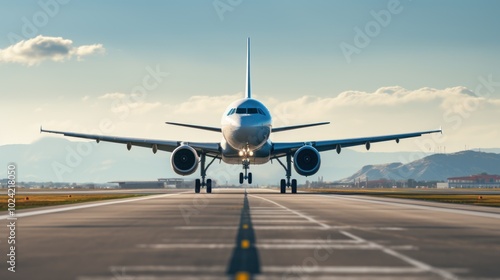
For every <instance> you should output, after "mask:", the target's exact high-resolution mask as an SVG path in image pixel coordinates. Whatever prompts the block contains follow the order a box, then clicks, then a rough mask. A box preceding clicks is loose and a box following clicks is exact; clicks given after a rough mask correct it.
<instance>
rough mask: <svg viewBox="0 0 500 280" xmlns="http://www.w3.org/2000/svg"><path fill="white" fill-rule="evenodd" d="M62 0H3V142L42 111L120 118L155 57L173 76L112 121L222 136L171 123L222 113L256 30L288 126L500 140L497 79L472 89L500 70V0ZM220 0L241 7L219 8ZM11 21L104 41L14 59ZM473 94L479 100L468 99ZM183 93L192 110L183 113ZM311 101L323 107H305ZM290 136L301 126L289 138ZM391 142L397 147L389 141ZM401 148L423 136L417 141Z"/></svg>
mask: <svg viewBox="0 0 500 280" xmlns="http://www.w3.org/2000/svg"><path fill="white" fill-rule="evenodd" d="M39 2H40V3H50V4H51V5H52V6H51V7H52V8H53V7H54V6H53V3H58V4H57V7H58V11H57V12H55V13H54V15H53V16H48V17H47V18H48V20H47V21H46V23H44V24H38V25H36V24H35V23H36V20H37V19H36V16H37V15H38V16H40V13H41V12H42V13H43V12H44V9H43V7H42V6H43V5H42V6H41V5H40V4H39ZM61 2H62V1H61ZM64 2H68V3H67V4H66V3H64V4H61V3H60V2H55V0H41V1H2V2H1V3H0V5H1V7H2V8H1V9H0V23H1V24H0V49H1V50H3V51H4V59H3V61H2V58H1V57H2V56H1V55H0V77H1V78H0V81H1V83H0V92H1V95H0V104H2V105H1V106H2V110H3V111H5V112H7V113H9V114H11V115H14V116H15V117H13V118H9V119H6V118H3V119H2V120H1V122H2V127H5V128H6V130H4V132H3V133H2V135H0V144H1V145H3V144H12V143H29V142H31V141H35V140H37V139H39V137H40V135H39V134H38V133H37V129H38V127H39V125H40V124H44V126H46V127H47V126H50V127H49V128H52V129H60V130H68V129H69V130H79V131H82V130H84V131H88V130H92V129H93V128H95V127H96V126H98V123H99V121H100V120H102V119H103V118H108V117H110V118H114V119H117V118H116V114H117V113H116V111H114V112H113V110H112V109H110V107H111V105H110V103H106V102H108V101H109V99H110V98H111V97H110V96H111V95H108V96H107V97H109V98H105V97H104V96H105V95H106V94H109V93H122V94H130V92H131V90H132V89H133V88H134V87H135V86H137V85H138V84H141V81H142V79H143V78H144V76H145V75H147V73H148V72H147V70H146V68H147V67H150V68H155V67H159V68H160V69H162V71H164V72H168V73H169V76H168V78H166V79H165V81H162V83H160V84H159V86H158V87H155V89H153V90H151V91H148V94H147V99H146V100H142V101H141V102H142V103H138V104H135V105H134V106H133V107H131V108H132V114H131V116H130V117H127V118H126V119H123V118H119V119H117V120H115V121H114V123H115V124H116V129H114V130H113V131H111V132H112V134H119V135H131V136H139V137H154V138H179V137H180V136H179V135H181V136H182V137H186V138H189V137H198V138H202V139H205V138H208V139H215V140H217V139H218V137H219V136H217V135H216V136H213V135H209V136H206V135H200V134H199V133H200V132H196V131H195V132H193V131H186V130H184V129H178V128H167V127H165V125H164V124H163V122H164V121H166V120H174V121H191V122H198V123H203V124H210V125H217V124H218V122H219V119H220V115H221V114H222V111H223V110H224V108H225V105H224V104H223V102H220V104H219V103H217V102H211V103H210V104H209V103H207V102H208V101H210V100H211V101H214V100H222V101H226V100H230V99H231V98H237V97H238V96H239V95H238V94H242V91H243V88H244V71H245V69H244V61H245V38H246V37H247V36H250V37H251V38H252V55H253V56H252V66H253V68H252V80H253V90H254V94H255V95H256V96H257V97H258V98H260V99H262V100H263V101H265V102H267V103H266V104H270V105H269V106H270V109H271V110H275V111H278V116H277V117H276V116H275V120H276V124H277V125H280V124H284V123H297V122H298V123H303V122H306V121H317V120H319V121H323V120H326V121H331V122H332V123H333V124H334V126H333V127H331V128H330V129H328V130H325V129H312V130H310V131H309V132H310V133H309V132H308V136H310V137H316V138H322V139H331V138H337V137H352V136H367V134H368V135H376V134H383V133H398V132H406V131H413V130H420V129H433V128H436V127H438V126H440V125H442V126H443V128H445V131H448V134H447V135H448V137H447V139H445V140H443V141H434V142H437V144H435V145H438V146H440V145H446V146H448V147H449V148H448V150H449V151H453V150H460V149H461V147H463V146H464V145H469V146H472V147H483V148H487V147H496V146H498V145H497V144H496V141H495V140H494V139H495V137H496V136H500V128H499V127H498V125H496V124H494V121H492V120H494V119H498V117H499V116H500V115H499V114H500V113H499V112H500V107H499V104H500V103H499V101H498V100H499V99H500V87H499V86H498V85H497V86H494V87H491V88H492V90H490V91H489V93H488V96H487V98H478V99H477V100H473V101H468V100H469V99H467V98H470V96H471V94H473V92H474V91H475V90H476V88H477V87H478V85H480V84H481V81H482V80H484V79H488V77H490V78H491V80H492V81H500V68H499V67H498V65H500V55H499V51H498V50H500V33H499V32H498V27H499V26H500V17H498V11H500V2H498V1H404V0H401V1H392V0H390V1H388V0H383V1H372V0H370V1H249V0H241V1H237V0H233V1H228V0H220V1H212V0H209V1H76V0H73V1H64ZM231 3H232V4H231ZM224 5H226V6H224ZM227 5H228V6H227ZM388 5H396V6H397V7H398V10H399V12H398V13H390V12H389V13H390V17H391V18H390V20H389V21H388V22H387V24H385V25H386V26H381V24H380V23H377V21H376V19H375V18H374V16H373V14H374V13H375V14H379V13H381V11H388V10H389V9H388ZM216 7H219V8H220V7H230V8H229V9H230V10H227V11H225V12H223V13H221V12H220V11H219V12H218V11H217V8H216ZM45 13H47V12H45ZM25 19H26V20H27V21H29V22H30V23H31V24H34V26H35V29H36V30H35V32H24V33H23V27H24V28H25V25H26V20H25ZM40 19H43V18H38V20H40ZM373 23H375V24H378V26H379V29H378V30H376V32H374V33H376V34H375V35H374V36H369V38H370V42H369V44H368V45H367V46H364V47H362V48H358V49H359V51H360V53H359V54H354V55H352V56H351V57H350V62H349V60H348V59H346V56H345V55H344V54H343V52H342V50H341V48H340V45H341V44H342V43H347V44H351V45H354V39H355V36H356V31H355V30H356V28H359V29H360V30H363V31H364V32H365V31H366V30H365V28H366V27H367V26H369V25H370V24H372V25H373ZM13 33H15V34H17V35H19V37H20V38H22V39H24V40H25V41H29V40H30V39H33V38H35V37H36V36H38V35H42V36H43V37H44V38H45V37H47V38H48V37H61V38H62V39H66V40H71V41H72V46H73V47H75V48H76V47H79V46H90V45H101V46H102V47H100V48H96V51H87V52H85V54H82V55H81V57H80V56H78V57H77V55H74V56H71V57H69V56H68V57H64V58H61V59H59V61H53V58H51V57H50V56H47V57H44V58H45V59H41V60H39V61H36V62H33V64H31V65H28V64H27V63H20V62H15V61H14V62H13V61H6V60H7V59H6V58H5V57H6V56H5V53H6V51H5V50H6V49H7V48H9V46H13V45H15V44H16V43H18V42H17V41H13V40H12V38H13V35H12V34H13ZM27 33H29V34H27ZM365 33H366V32H365ZM26 35H28V36H26ZM395 86H397V87H400V88H401V89H400V90H399V91H397V90H396V92H404V94H400V95H396V96H394V97H395V98H396V99H397V100H395V101H394V102H393V103H391V104H392V105H390V106H389V105H387V104H385V105H384V104H382V103H383V102H382V103H381V102H379V101H375V102H374V103H370V104H368V103H366V102H365V103H366V104H365V103H363V102H362V101H363V100H368V99H369V98H367V96H368V97H370V96H378V95H374V94H375V93H377V92H379V93H381V92H382V93H383V94H388V95H391V94H393V92H395V91H393V90H387V88H390V87H395ZM457 87H458V88H457ZM462 87H463V88H465V89H468V90H470V92H472V93H469V92H468V91H466V90H464V89H462ZM426 88H430V89H435V91H432V90H431V91H425V89H426ZM380 89H386V90H380ZM422 89H424V90H422ZM343 92H362V93H365V94H361V95H359V94H358V95H356V96H357V98H364V99H363V100H355V101H353V100H352V98H351V99H349V100H350V102H355V105H356V106H353V105H352V103H351V104H350V106H351V107H348V105H349V104H348V103H345V104H346V105H345V106H347V107H341V105H331V106H330V107H321V106H322V105H324V104H326V103H328V104H330V103H329V102H327V101H332V102H335V101H337V104H340V103H342V102H344V101H345V100H342V99H341V98H339V96H343V97H345V96H344V95H341V93H343ZM415 92H416V93H417V94H413V93H415ZM402 95H404V96H406V97H408V96H418V98H417V99H418V100H416V101H415V102H410V101H408V100H410V99H408V98H406V99H403V98H399V99H398V96H399V97H400V96H402ZM114 96H115V97H116V98H120V95H114ZM192 96H199V98H198V99H197V100H196V101H198V102H199V103H200V105H199V106H193V107H190V106H187V105H186V104H189V102H190V101H193V100H192V99H190V97H192ZM304 96H308V97H307V98H304ZM351 97H352V95H351ZM370 100H372V99H370ZM452 100H455V102H456V103H453V102H452ZM457 100H458V101H457ZM204 102H205V103H204ZM467 102H473V103H474V104H476V102H479V103H478V104H479V105H478V107H477V108H476V107H474V108H472V109H471V110H468V109H467V108H469V107H470V106H469V107H467V104H469V103H467ZM203 104H205V105H203ZM294 104H295V107H294ZM312 104H316V106H317V107H313V106H312ZM342 104H344V103H342ZM359 104H365V105H364V107H363V106H361V105H359ZM464 104H465V105H464ZM358 105H359V106H358ZM182 106H185V107H186V106H187V107H186V108H188V109H192V110H193V111H192V112H191V114H190V115H189V114H186V115H183V114H172V112H173V111H175V108H180V107H182ZM203 106H207V107H209V108H203ZM339 106H340V107H339ZM384 106H389V107H384ZM460 106H461V107H464V108H465V109H463V108H462V109H460ZM305 107H307V108H310V110H311V111H310V112H302V111H303V108H305ZM353 107H355V108H354V109H351V108H353ZM356 108H357V109H356ZM196 110H198V111H196ZM320 110H323V112H322V113H321V114H319V113H318V111H320ZM450 110H451V112H452V113H454V116H458V117H457V118H461V120H460V123H459V120H458V119H457V118H452V117H450V115H449V114H450V113H449V112H450ZM464 110H465V111H464ZM280 112H281V113H280ZM301 113H306V115H307V116H302V114H301ZM394 114H398V117H395V115H394ZM200 116H201V117H200ZM370 120H372V121H376V123H370ZM144 123H147V125H144ZM484 131H487V132H488V133H489V134H488V135H486V136H485V137H484V138H485V139H482V140H480V141H478V140H477V139H474V138H472V137H471V134H472V135H474V134H475V133H483V132H484ZM291 136H293V137H295V135H287V136H283V138H282V139H279V138H278V140H290V137H291ZM496 139H498V138H496ZM381 149H382V150H384V149H388V150H390V149H392V146H390V145H388V146H384V145H382V146H381ZM398 149H404V150H415V149H417V150H418V149H421V147H419V145H418V144H415V143H414V142H410V143H409V144H407V145H406V146H403V147H402V148H398Z"/></svg>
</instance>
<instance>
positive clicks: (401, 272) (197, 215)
mask: <svg viewBox="0 0 500 280" xmlns="http://www.w3.org/2000/svg"><path fill="white" fill-rule="evenodd" d="M18 214H19V215H18V220H17V229H16V230H17V231H16V241H17V243H16V245H17V246H16V249H17V251H16V272H15V273H11V272H8V271H7V264H6V262H7V256H6V254H7V244H6V238H5V237H6V236H7V235H8V232H7V227H6V226H4V225H2V227H1V228H0V279H78V280H100V279H500V209H497V208H489V207H475V206H459V205H450V204H443V203H431V202H422V201H413V200H401V199H389V198H374V197H369V196H359V195H322V194H313V193H298V194H290V193H287V194H284V195H283V194H279V193H278V191H277V190H265V189H249V190H248V191H247V193H246V192H245V191H244V190H243V189H214V193H212V194H203V193H202V194H194V191H192V190H188V191H187V190H167V193H166V194H157V195H152V196H147V197H140V198H129V199H121V200H113V201H105V202H93V203H84V204H73V205H70V206H68V205H66V206H57V207H50V208H37V209H31V210H25V211H19V212H18ZM6 218H7V217H6V216H5V213H1V214H0V223H1V224H5V225H6V224H7V220H6Z"/></svg>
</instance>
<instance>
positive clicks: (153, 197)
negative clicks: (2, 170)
mask: <svg viewBox="0 0 500 280" xmlns="http://www.w3.org/2000/svg"><path fill="white" fill-rule="evenodd" d="M184 193H191V191H186V192H180V193H169V194H160V195H150V196H145V197H139V198H131V199H120V200H113V201H107V202H98V203H91V204H83V205H74V206H68V207H60V208H55V209H46V210H35V211H30V212H23V213H17V214H16V218H22V217H30V216H37V215H43V214H51V213H58V212H65V211H71V210H78V209H85V208H92V207H99V206H106V205H113V204H120V203H128V202H134V201H141V200H148V199H156V198H162V197H168V196H174V195H180V194H184ZM8 217H9V215H2V216H0V220H5V219H7V218H8Z"/></svg>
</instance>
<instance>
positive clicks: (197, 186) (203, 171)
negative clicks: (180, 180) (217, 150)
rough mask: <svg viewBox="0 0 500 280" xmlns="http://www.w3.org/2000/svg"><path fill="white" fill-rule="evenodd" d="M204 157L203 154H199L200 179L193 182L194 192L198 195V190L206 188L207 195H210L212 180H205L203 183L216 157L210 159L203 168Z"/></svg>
mask: <svg viewBox="0 0 500 280" xmlns="http://www.w3.org/2000/svg"><path fill="white" fill-rule="evenodd" d="M206 158H207V157H206V155H205V153H203V154H201V160H200V176H201V180H200V179H196V180H195V181H194V192H195V193H200V190H201V188H202V187H207V193H212V179H207V180H206V181H205V177H206V176H207V169H208V168H209V167H210V165H212V163H213V162H214V161H215V159H216V157H214V158H212V160H211V161H210V163H209V164H208V165H207V166H206V167H205V163H206Z"/></svg>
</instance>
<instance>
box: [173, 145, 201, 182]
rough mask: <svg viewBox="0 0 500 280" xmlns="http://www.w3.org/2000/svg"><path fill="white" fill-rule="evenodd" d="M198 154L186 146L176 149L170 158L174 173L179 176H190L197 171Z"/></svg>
mask: <svg viewBox="0 0 500 280" xmlns="http://www.w3.org/2000/svg"><path fill="white" fill-rule="evenodd" d="M198 161H199V157H198V153H197V152H196V150H195V149H193V148H192V147H190V146H188V145H183V146H179V147H177V148H176V149H175V150H174V151H173V152H172V156H171V157H170V164H171V165H172V169H173V170H174V171H175V173H177V174H179V175H183V176H186V175H191V174H193V173H194V172H195V171H196V169H198Z"/></svg>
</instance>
